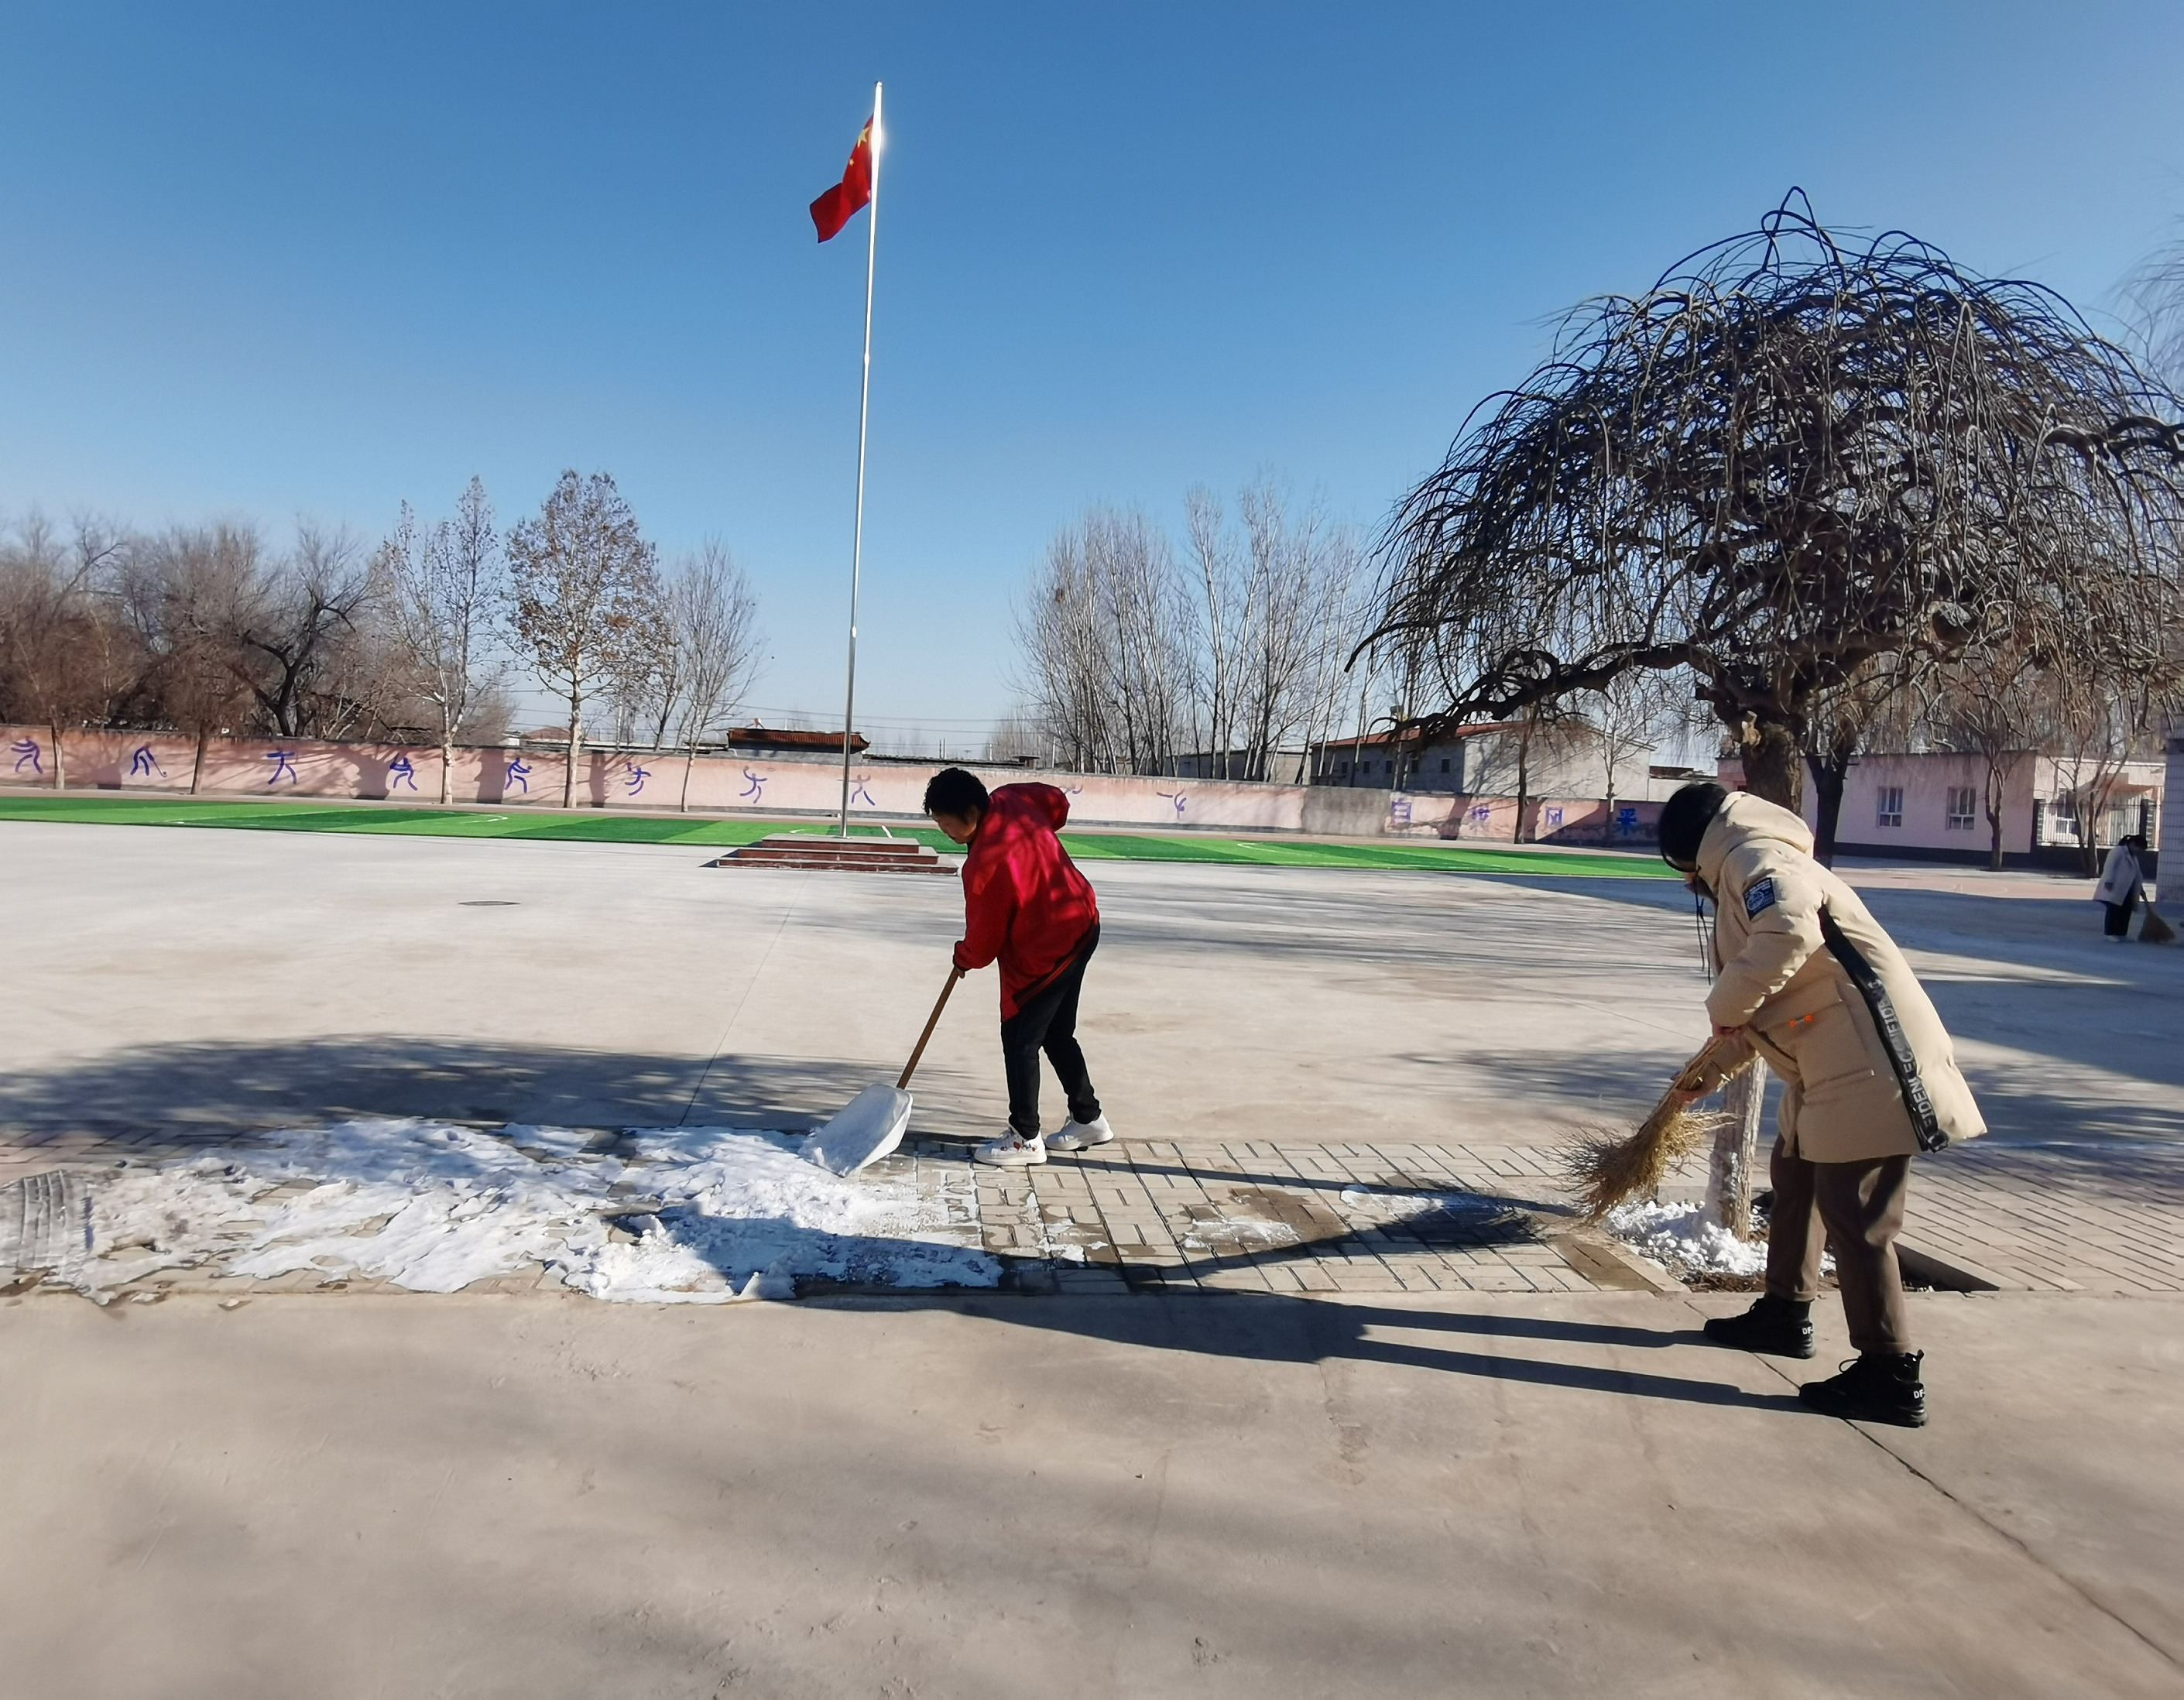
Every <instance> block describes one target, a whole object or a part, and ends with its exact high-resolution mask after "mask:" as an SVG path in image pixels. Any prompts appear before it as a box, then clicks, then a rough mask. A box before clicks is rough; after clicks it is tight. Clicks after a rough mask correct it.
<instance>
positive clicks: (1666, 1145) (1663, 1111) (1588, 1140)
mask: <svg viewBox="0 0 2184 1700" xmlns="http://www.w3.org/2000/svg"><path fill="white" fill-rule="evenodd" d="M1751 1056H1752V1047H1751V1046H1750V1045H1747V1043H1746V1042H1745V1041H1744V1040H1742V1039H1741V1038H1729V1039H1716V1040H1711V1041H1710V1042H1709V1043H1708V1045H1707V1047H1706V1049H1705V1050H1703V1051H1700V1052H1699V1054H1698V1055H1697V1056H1694V1057H1693V1058H1691V1061H1690V1062H1686V1063H1685V1065H1684V1067H1683V1069H1682V1071H1681V1072H1680V1073H1679V1074H1678V1075H1677V1076H1676V1079H1675V1084H1674V1085H1673V1086H1671V1087H1670V1088H1669V1091H1668V1094H1667V1095H1665V1096H1664V1097H1663V1098H1662V1100H1661V1101H1660V1102H1659V1103H1658V1104H1656V1105H1655V1106H1653V1111H1652V1114H1651V1115H1649V1116H1647V1117H1646V1119H1645V1120H1644V1121H1642V1122H1641V1123H1639V1124H1638V1127H1637V1129H1636V1131H1635V1132H1633V1133H1629V1134H1621V1133H1619V1132H1617V1131H1616V1130H1615V1129H1612V1128H1603V1127H1592V1128H1580V1129H1578V1130H1577V1131H1576V1133H1575V1134H1574V1135H1573V1136H1572V1138H1571V1139H1570V1140H1569V1141H1568V1143H1567V1144H1566V1145H1563V1147H1562V1149H1561V1151H1559V1152H1557V1156H1559V1157H1560V1158H1561V1159H1562V1163H1563V1173H1565V1174H1566V1175H1567V1176H1568V1179H1569V1182H1570V1184H1571V1186H1572V1187H1573V1188H1574V1190H1576V1192H1577V1195H1578V1197H1579V1199H1580V1201H1581V1202H1582V1203H1583V1204H1584V1206H1585V1217H1586V1219H1587V1220H1589V1221H1593V1222H1597V1221H1598V1220H1600V1218H1602V1217H1603V1216H1605V1215H1607V1212H1609V1211H1611V1210H1613V1208H1614V1207H1616V1206H1617V1205H1619V1204H1620V1203H1622V1202H1623V1201H1624V1200H1625V1199H1628V1198H1635V1197H1646V1198H1650V1197H1652V1196H1653V1194H1654V1193H1655V1192H1656V1191H1657V1190H1659V1187H1660V1184H1661V1182H1662V1180H1663V1179H1664V1178H1665V1177H1666V1176H1667V1174H1668V1173H1669V1170H1670V1169H1672V1168H1674V1167H1675V1165H1676V1163H1677V1162H1678V1161H1679V1160H1680V1159H1681V1158H1683V1157H1688V1156H1689V1155H1690V1154H1691V1152H1692V1151H1697V1149H1698V1148H1699V1146H1700V1145H1701V1144H1702V1143H1703V1142H1704V1141H1705V1140H1707V1139H1708V1137H1709V1136H1710V1135H1711V1134H1713V1130H1714V1128H1715V1125H1716V1124H1717V1123H1719V1121H1720V1119H1721V1118H1720V1116H1719V1114H1718V1113H1712V1112H1705V1111H1701V1110H1698V1109H1695V1108H1694V1107H1693V1106H1694V1105H1695V1104H1696V1103H1697V1101H1698V1100H1699V1099H1700V1098H1702V1097H1704V1096H1705V1095H1707V1094H1708V1093H1709V1092H1713V1091H1714V1090H1718V1089H1719V1087H1720V1086H1721V1084H1722V1083H1723V1082H1724V1081H1725V1080H1727V1079H1729V1077H1730V1075H1732V1074H1734V1073H1736V1071H1737V1070H1738V1069H1739V1068H1741V1067H1743V1066H1744V1064H1745V1063H1746V1062H1747V1061H1748V1060H1749V1059H1750V1057H1751Z"/></svg>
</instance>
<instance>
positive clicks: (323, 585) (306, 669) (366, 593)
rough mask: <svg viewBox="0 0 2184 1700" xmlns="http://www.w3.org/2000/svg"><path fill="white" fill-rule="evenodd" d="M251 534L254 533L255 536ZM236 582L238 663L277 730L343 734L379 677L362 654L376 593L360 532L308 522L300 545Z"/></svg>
mask: <svg viewBox="0 0 2184 1700" xmlns="http://www.w3.org/2000/svg"><path fill="white" fill-rule="evenodd" d="M251 541H252V542H253V543H254V542H255V539H254V538H252V539H251ZM249 553H250V556H251V569H252V570H251V571H249V572H248V575H247V576H245V577H242V578H241V579H239V580H238V581H236V582H232V583H231V587H230V588H231V600H230V601H229V602H228V603H227V604H226V606H225V607H224V608H221V609H218V610H212V611H213V612H214V617H215V618H220V619H223V620H224V621H225V624H226V633H224V635H225V636H226V638H228V640H229V641H230V642H231V644H232V646H233V652H234V653H233V658H232V660H231V665H232V666H234V668H235V669H236V671H237V674H238V675H239V676H240V677H241V678H242V682H243V683H244V685H245V686H246V687H247V688H248V690H249V692H250V694H251V695H252V696H253V698H254V699H255V700H256V701H257V705H258V709H259V713H260V714H261V715H262V716H264V718H265V723H266V726H267V727H268V729H269V730H270V731H272V732H274V733H277V734H278V735H280V736H281V737H282V738H307V737H311V736H323V737H339V736H341V735H342V734H343V733H346V732H348V731H349V730H351V729H352V728H353V727H354V726H355V724H356V723H357V722H358V721H359V719H361V718H365V717H366V716H368V715H369V714H370V710H371V708H372V707H373V705H372V704H371V703H370V696H371V695H373V694H376V688H377V685H378V684H379V683H380V682H379V681H377V680H376V679H374V678H372V677H370V669H369V668H368V667H363V666H359V665H358V664H357V661H358V657H357V655H356V653H355V644H356V640H357V639H358V638H359V623H360V620H361V616H363V614H364V611H365V606H366V604H367V601H368V599H369V597H370V579H369V575H368V573H367V571H366V570H365V567H364V566H362V565H361V564H360V563H359V561H358V560H357V545H356V542H355V540H354V538H350V537H348V536H347V535H345V534H343V533H341V532H323V531H320V530H319V529H318V528H317V527H315V526H310V525H305V526H302V527H298V531H297V534H296V546H295V548H294V549H293V550H292V552H291V553H290V554H289V555H287V556H286V557H284V558H282V559H281V560H276V561H274V562H271V563H266V562H265V561H264V560H262V558H261V557H260V556H259V552H258V550H257V549H255V548H254V547H253V548H252V549H250V551H249Z"/></svg>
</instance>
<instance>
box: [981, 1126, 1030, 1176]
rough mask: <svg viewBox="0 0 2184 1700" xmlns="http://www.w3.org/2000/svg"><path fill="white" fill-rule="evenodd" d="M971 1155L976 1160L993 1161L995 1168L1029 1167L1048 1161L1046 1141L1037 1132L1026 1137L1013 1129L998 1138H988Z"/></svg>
mask: <svg viewBox="0 0 2184 1700" xmlns="http://www.w3.org/2000/svg"><path fill="white" fill-rule="evenodd" d="M971 1156H972V1160H973V1161H974V1162H984V1163H991V1164H992V1165H993V1166H994V1167H995V1168H1030V1167H1031V1166H1032V1165H1033V1164H1034V1163H1039V1162H1045V1161H1046V1141H1045V1139H1044V1138H1042V1137H1040V1136H1039V1134H1033V1135H1032V1137H1031V1138H1029V1139H1026V1138H1025V1137H1024V1136H1023V1135H1022V1134H1019V1133H1017V1131H1016V1130H1015V1129H1010V1130H1009V1131H1008V1132H1007V1133H1006V1134H1002V1135H1001V1136H1000V1138H999V1139H998V1140H987V1141H986V1142H985V1144H983V1145H980V1146H979V1147H978V1150H976V1151H972V1153H971Z"/></svg>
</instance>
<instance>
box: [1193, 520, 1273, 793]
mask: <svg viewBox="0 0 2184 1700" xmlns="http://www.w3.org/2000/svg"><path fill="white" fill-rule="evenodd" d="M1183 516H1184V540H1185V541H1184V546H1185V548H1186V549H1188V550H1189V551H1190V566H1191V571H1192V575H1193V577H1194V578H1195V581H1196V585H1197V588H1198V593H1199V602H1198V605H1197V608H1196V610H1195V615H1196V618H1195V622H1194V626H1195V629H1194V630H1192V632H1191V633H1190V639H1189V641H1190V644H1191V647H1192V648H1193V649H1194V650H1195V653H1196V659H1197V666H1196V668H1195V672H1194V675H1193V678H1192V685H1193V690H1192V696H1193V699H1194V702H1193V715H1192V723H1191V733H1190V735H1191V741H1192V742H1193V743H1195V744H1199V745H1200V746H1201V748H1203V749H1204V750H1206V751H1207V752H1209V753H1210V754H1211V755H1212V757H1213V759H1214V761H1215V763H1216V764H1217V766H1216V770H1215V771H1214V772H1212V776H1211V777H1212V778H1219V779H1233V778H1238V777H1240V776H1239V775H1237V774H1234V773H1232V772H1229V761H1230V759H1231V756H1232V755H1233V753H1234V750H1235V748H1236V716H1237V698H1238V695H1239V694H1240V678H1241V676H1242V674H1243V672H1244V668H1245V660H1244V656H1243V654H1242V649H1243V636H1242V634H1243V633H1245V632H1246V631H1248V630H1250V629H1251V625H1252V623H1253V622H1252V614H1253V609H1252V598H1253V595H1254V594H1255V593H1256V590H1257V588H1258V585H1257V583H1256V580H1255V579H1253V578H1252V577H1248V576H1245V575H1243V574H1240V572H1239V571H1238V566H1237V549H1236V545H1235V539H1234V537H1233V536H1232V535H1231V534H1230V532H1229V520H1228V516H1227V515H1226V514H1225V513H1223V510H1222V505H1221V499H1220V498H1219V497H1218V496H1217V495H1215V494H1214V493H1212V491H1211V490H1209V489H1207V488H1206V487H1205V486H1204V485H1202V484H1198V485H1194V486H1192V487H1191V488H1190V490H1188V491H1186V492H1185V493H1184V499H1183Z"/></svg>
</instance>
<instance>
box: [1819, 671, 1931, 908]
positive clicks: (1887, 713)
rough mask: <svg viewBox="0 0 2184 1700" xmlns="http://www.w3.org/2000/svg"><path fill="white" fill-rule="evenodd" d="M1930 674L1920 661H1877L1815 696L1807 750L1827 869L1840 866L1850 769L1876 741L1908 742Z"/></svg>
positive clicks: (1821, 859) (1820, 851) (1820, 858)
mask: <svg viewBox="0 0 2184 1700" xmlns="http://www.w3.org/2000/svg"><path fill="white" fill-rule="evenodd" d="M1925 671H1926V670H1925V668H1924V667H1922V666H1920V665H1919V658H1917V657H1913V658H1910V659H1908V660H1907V659H1906V658H1905V657H1903V656H1901V655H1875V656H1874V657H1873V658H1872V659H1871V660H1869V661H1867V662H1866V663H1865V664H1864V666H1861V667H1859V668H1858V671H1857V672H1854V673H1853V674H1852V675H1851V676H1850V677H1848V678H1847V679H1844V680H1843V681H1841V683H1838V684H1835V685H1830V687H1829V688H1827V689H1825V690H1824V691H1820V692H1818V693H1816V694H1814V697H1813V699H1812V705H1811V708H1810V710H1809V711H1808V713H1807V715H1806V717H1805V732H1804V737H1803V740H1802V744H1803V750H1804V756H1805V767H1806V771H1807V772H1808V773H1809V774H1810V775H1811V777H1812V781H1813V797H1814V805H1815V807H1814V818H1815V821H1816V824H1815V826H1814V830H1813V840H1814V846H1813V854H1814V856H1815V857H1816V858H1818V859H1819V861H1821V862H1822V863H1823V864H1825V865H1827V866H1830V867H1832V866H1833V865H1834V862H1835V859H1836V834H1837V832H1838V831H1839V829H1840V828H1841V824H1842V800H1843V789H1844V787H1845V786H1846V785H1847V784H1848V783H1849V780H1850V770H1851V764H1852V763H1853V762H1854V761H1857V760H1858V757H1859V756H1860V755H1863V754H1864V752H1865V751H1866V750H1869V749H1870V748H1871V747H1872V745H1873V741H1874V739H1875V737H1876V736H1884V735H1887V734H1889V733H1893V734H1894V735H1895V738H1896V741H1897V742H1898V743H1899V744H1908V742H1909V732H1910V727H1912V725H1913V724H1914V722H1916V721H1917V720H1918V718H1919V709H1920V705H1919V690H1918V681H1919V678H1920V677H1922V676H1923V675H1924V673H1925Z"/></svg>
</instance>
